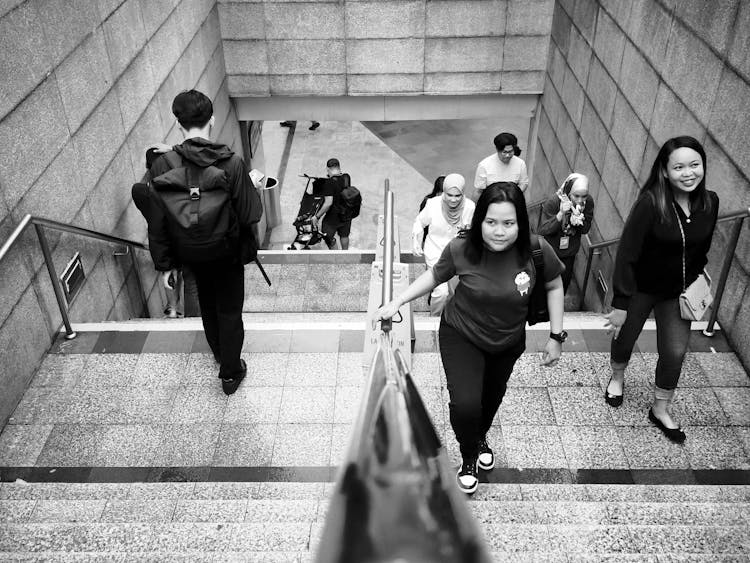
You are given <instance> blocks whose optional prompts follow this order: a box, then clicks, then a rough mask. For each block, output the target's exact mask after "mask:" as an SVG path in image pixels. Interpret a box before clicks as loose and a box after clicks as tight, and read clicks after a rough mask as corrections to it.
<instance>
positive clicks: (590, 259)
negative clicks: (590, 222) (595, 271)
mask: <svg viewBox="0 0 750 563" xmlns="http://www.w3.org/2000/svg"><path fill="white" fill-rule="evenodd" d="M584 236H585V237H586V240H588V242H589V251H588V252H587V253H586V273H585V274H584V275H583V285H582V286H581V304H583V303H584V302H585V301H586V288H588V285H589V275H591V262H593V260H594V252H595V251H594V250H592V249H591V239H590V238H589V236H588V235H584Z"/></svg>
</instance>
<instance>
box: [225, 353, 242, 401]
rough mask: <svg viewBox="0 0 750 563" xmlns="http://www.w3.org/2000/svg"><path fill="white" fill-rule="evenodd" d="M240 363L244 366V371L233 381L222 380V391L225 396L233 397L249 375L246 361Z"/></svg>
mask: <svg viewBox="0 0 750 563" xmlns="http://www.w3.org/2000/svg"><path fill="white" fill-rule="evenodd" d="M240 363H241V364H242V371H241V372H240V373H238V374H237V375H236V376H234V377H233V378H232V379H225V378H223V377H222V378H221V389H222V390H223V391H224V394H225V395H231V394H232V393H234V392H235V391H237V387H239V386H240V383H242V380H243V379H245V376H246V375H247V364H246V363H245V360H240Z"/></svg>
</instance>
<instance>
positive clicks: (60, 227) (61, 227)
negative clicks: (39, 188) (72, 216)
mask: <svg viewBox="0 0 750 563" xmlns="http://www.w3.org/2000/svg"><path fill="white" fill-rule="evenodd" d="M29 225H33V226H34V229H35V230H36V235H37V238H38V240H39V247H40V248H41V250H42V255H43V256H44V263H45V265H46V266H47V272H49V277H50V280H51V281H52V289H53V290H54V292H55V299H56V300H57V306H58V308H59V309H60V316H61V317H62V321H63V325H64V326H65V338H67V339H68V340H70V339H73V338H75V337H76V336H77V334H76V332H75V331H74V330H73V327H72V325H71V324H70V316H69V314H68V304H67V302H66V300H65V296H64V294H63V290H62V286H61V282H60V279H59V278H58V276H57V270H56V269H55V263H54V260H52V251H51V250H50V247H49V242H48V241H47V235H46V233H45V229H50V230H54V231H61V232H65V233H71V234H74V235H80V236H83V237H87V238H91V239H97V240H101V241H104V242H111V243H114V244H119V245H123V246H125V247H126V248H127V253H128V254H130V259H131V261H132V263H133V268H134V271H135V279H136V281H137V283H138V292H139V295H140V297H141V301H142V303H143V312H144V315H146V316H148V300H147V299H146V293H145V291H144V290H143V282H142V281H141V274H140V268H139V266H138V261H137V260H136V259H135V252H134V251H133V250H134V249H135V248H140V249H142V250H148V247H147V246H146V245H145V244H143V243H140V242H136V241H133V240H128V239H125V238H121V237H118V236H114V235H108V234H105V233H101V232H99V231H92V230H91V229H84V228H83V227H77V226H75V225H71V224H69V223H61V222H59V221H53V220H51V219H45V218H44V217H34V216H32V215H28V214H27V215H25V216H24V218H23V219H22V220H21V222H20V223H19V224H18V226H17V227H16V228H15V230H14V231H13V232H12V233H11V235H10V237H8V240H6V241H5V243H4V244H3V246H2V247H0V262H2V260H3V258H5V255H6V254H7V253H8V252H9V251H10V249H11V248H12V247H13V245H14V244H16V242H17V241H18V239H19V238H20V237H21V235H22V234H23V233H24V231H26V229H27V228H28V227H29Z"/></svg>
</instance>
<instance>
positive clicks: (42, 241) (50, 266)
mask: <svg viewBox="0 0 750 563" xmlns="http://www.w3.org/2000/svg"><path fill="white" fill-rule="evenodd" d="M34 229H36V235H37V237H39V246H41V247H42V255H44V263H45V264H46V265H47V271H48V272H49V277H50V279H51V280H52V289H53V290H54V292H55V299H57V306H58V307H59V308H60V315H61V316H62V321H63V324H64V325H65V338H66V339H68V340H72V339H73V338H75V337H76V336H78V335H77V334H76V332H75V331H74V330H73V327H72V326H71V325H70V318H69V317H68V308H67V305H66V304H65V297H64V296H63V292H62V289H60V280H59V279H57V271H56V270H55V264H54V262H53V261H52V253H51V252H50V250H49V243H48V242H47V235H45V234H44V228H43V227H42V226H41V225H38V224H36V223H34Z"/></svg>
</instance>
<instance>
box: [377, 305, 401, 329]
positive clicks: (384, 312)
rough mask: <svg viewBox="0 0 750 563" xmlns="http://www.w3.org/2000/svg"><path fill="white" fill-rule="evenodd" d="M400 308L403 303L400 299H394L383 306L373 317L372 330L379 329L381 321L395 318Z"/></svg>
mask: <svg viewBox="0 0 750 563" xmlns="http://www.w3.org/2000/svg"><path fill="white" fill-rule="evenodd" d="M400 308H401V302H400V301H399V300H398V299H394V300H393V301H390V302H389V303H386V304H385V305H383V306H381V307H380V308H379V309H378V310H377V311H375V313H374V314H373V316H372V328H373V329H375V328H377V324H378V322H379V321H382V320H388V319H390V318H393V317H394V316H395V315H396V313H398V310H399V309H400Z"/></svg>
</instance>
